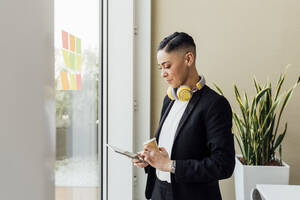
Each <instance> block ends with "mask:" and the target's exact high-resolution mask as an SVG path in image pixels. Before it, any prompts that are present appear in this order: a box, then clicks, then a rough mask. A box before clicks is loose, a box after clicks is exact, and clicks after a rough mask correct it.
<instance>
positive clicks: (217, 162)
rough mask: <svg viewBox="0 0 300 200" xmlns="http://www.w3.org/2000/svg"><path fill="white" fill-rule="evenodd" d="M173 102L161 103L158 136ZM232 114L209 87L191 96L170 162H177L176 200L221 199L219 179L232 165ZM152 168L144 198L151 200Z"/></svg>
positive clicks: (226, 102) (225, 176)
mask: <svg viewBox="0 0 300 200" xmlns="http://www.w3.org/2000/svg"><path fill="white" fill-rule="evenodd" d="M173 103H174V101H171V100H170V99H169V98H168V97H167V96H166V97H165V99H164V102H163V108H162V112H161V118H160V123H159V126H158V129H157V131H156V135H155V136H156V138H157V140H158V141H159V135H160V131H161V128H162V125H163V123H164V120H165V119H166V116H167V115H168V113H169V111H170V109H171V107H172V105H173ZM231 128H232V111H231V108H230V105H229V103H228V101H227V100H226V99H225V97H223V96H221V95H219V94H217V93H216V92H215V91H213V90H212V89H210V88H209V87H208V86H204V87H203V88H202V89H201V90H199V91H197V92H195V93H194V94H193V97H192V99H191V100H190V102H189V103H188V105H187V107H186V110H185V111H184V113H183V116H182V118H181V120H180V122H179V125H178V128H177V131H176V133H175V138H174V143H173V148H172V152H171V155H170V157H171V160H176V170H175V174H172V173H171V183H172V188H173V195H174V199H175V200H220V199H222V197H221V193H220V189H219V182H218V180H220V179H225V178H229V177H230V176H231V175H232V173H233V170H234V166H235V151H234V140H233V134H232V132H231ZM155 170H156V169H155V168H153V167H151V166H150V165H149V166H148V167H146V168H145V171H146V173H148V178H147V185H146V198H147V199H150V198H151V196H152V191H153V187H154V183H155V180H156V172H155Z"/></svg>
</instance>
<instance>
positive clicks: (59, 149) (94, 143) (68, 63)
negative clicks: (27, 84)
mask: <svg viewBox="0 0 300 200" xmlns="http://www.w3.org/2000/svg"><path fill="white" fill-rule="evenodd" d="M54 5H55V8H54V16H55V22H54V25H55V83H56V168H55V185H56V200H77V199H85V200H97V199H99V196H100V194H99V192H100V190H99V188H100V169H99V157H100V156H99V150H100V149H101V144H100V143H99V142H98V141H99V137H100V135H99V134H98V133H99V130H100V128H101V127H99V115H98V113H99V112H98V110H99V107H98V105H99V101H100V99H99V88H101V87H100V85H99V71H100V68H99V67H100V66H99V49H100V48H99V27H100V20H99V16H100V11H99V0H88V1H85V0H56V1H55V3H54Z"/></svg>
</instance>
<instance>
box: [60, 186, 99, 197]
mask: <svg viewBox="0 0 300 200" xmlns="http://www.w3.org/2000/svg"><path fill="white" fill-rule="evenodd" d="M98 190H99V188H97V187H56V191H55V200H98Z"/></svg>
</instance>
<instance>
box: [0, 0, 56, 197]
mask: <svg viewBox="0 0 300 200" xmlns="http://www.w3.org/2000/svg"><path fill="white" fill-rule="evenodd" d="M0 27H1V28H0V30H1V31H0V69H1V73H0V92H1V93H0V95H1V96H0V158H1V161H0V163H1V164H0V177H1V178H0V199H3V200H5V199H9V200H19V199H26V200H29V199H30V200H41V199H42V200H53V199H54V171H53V169H54V161H55V154H54V152H55V121H54V119H55V101H54V100H55V99H54V95H55V90H54V50H53V45H54V42H53V1H51V0H28V1H17V0H1V2H0Z"/></svg>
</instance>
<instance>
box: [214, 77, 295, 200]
mask: <svg viewBox="0 0 300 200" xmlns="http://www.w3.org/2000/svg"><path fill="white" fill-rule="evenodd" d="M285 76H286V73H283V74H281V76H280V78H279V80H278V82H277V84H276V86H275V90H274V93H273V90H272V85H271V83H270V82H269V81H268V82H267V83H266V84H265V85H264V86H262V85H260V84H259V83H258V82H257V81H256V79H255V78H254V87H255V90H256V95H255V96H254V97H252V98H251V100H250V99H249V98H248V95H247V93H246V92H244V94H243V97H242V96H241V94H240V92H239V90H238V88H237V86H236V85H235V84H234V93H235V99H236V102H237V103H238V106H239V108H240V115H239V114H237V113H236V112H233V122H234V125H235V129H233V133H234V136H235V139H236V141H237V143H238V145H239V148H240V151H241V152H242V155H236V166H235V170H234V181H235V193H236V199H237V200H247V199H250V192H251V190H252V189H253V188H255V187H256V184H288V183H289V165H287V164H286V163H285V162H283V161H282V141H283V139H284V137H285V135H286V133H287V122H285V125H284V129H283V131H280V130H279V125H280V120H281V116H282V113H283V111H284V110H285V108H286V106H287V103H288V101H289V100H290V98H291V96H292V93H293V90H294V89H295V88H296V86H297V85H298V83H299V82H300V77H299V78H298V80H297V82H296V83H295V84H294V85H293V86H292V87H291V88H290V89H288V90H287V91H283V92H281V88H282V84H283V82H284V80H285ZM215 87H216V89H217V90H218V91H219V93H220V94H222V95H224V94H223V92H222V90H221V89H220V87H218V86H217V85H216V84H215ZM277 150H278V154H279V158H278V157H277V156H276V154H275V153H276V152H277Z"/></svg>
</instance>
